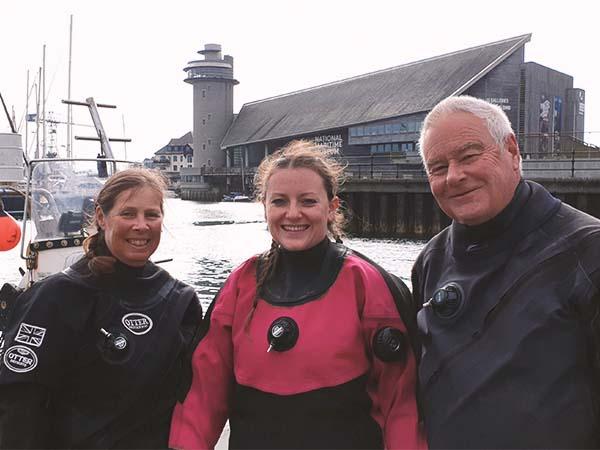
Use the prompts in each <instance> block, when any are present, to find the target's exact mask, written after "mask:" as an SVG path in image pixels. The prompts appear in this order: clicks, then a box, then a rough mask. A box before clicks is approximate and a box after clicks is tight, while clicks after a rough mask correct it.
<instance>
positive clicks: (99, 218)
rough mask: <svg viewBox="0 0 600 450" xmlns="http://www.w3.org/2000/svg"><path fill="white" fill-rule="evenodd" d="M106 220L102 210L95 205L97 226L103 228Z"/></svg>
mask: <svg viewBox="0 0 600 450" xmlns="http://www.w3.org/2000/svg"><path fill="white" fill-rule="evenodd" d="M105 222H106V217H104V211H102V208H100V207H99V206H96V223H97V224H98V228H99V229H102V228H104V223H105Z"/></svg>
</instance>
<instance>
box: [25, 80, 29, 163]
mask: <svg viewBox="0 0 600 450" xmlns="http://www.w3.org/2000/svg"><path fill="white" fill-rule="evenodd" d="M26 94H27V95H26V96H25V155H27V157H29V147H28V146H27V142H28V140H27V138H28V137H29V117H27V113H28V112H29V69H27V92H26Z"/></svg>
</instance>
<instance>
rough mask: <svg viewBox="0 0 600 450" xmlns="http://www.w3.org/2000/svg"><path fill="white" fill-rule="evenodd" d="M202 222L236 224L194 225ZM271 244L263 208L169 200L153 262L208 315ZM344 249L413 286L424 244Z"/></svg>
mask: <svg viewBox="0 0 600 450" xmlns="http://www.w3.org/2000/svg"><path fill="white" fill-rule="evenodd" d="M202 221H234V223H233V224H224V225H208V226H197V225H194V222H202ZM240 222H245V223H240ZM270 242H271V240H270V235H269V232H268V231H267V227H266V223H265V222H264V215H263V209H262V206H261V205H260V204H257V203H199V202H193V201H184V200H181V199H178V198H167V199H166V203H165V220H164V231H163V236H162V240H161V244H160V247H159V249H158V251H157V252H156V253H155V254H154V257H153V260H155V261H158V260H162V259H168V258H173V261H170V262H165V263H162V264H161V265H162V267H164V268H165V269H166V270H168V271H169V272H170V273H171V274H172V275H173V276H175V277H177V278H179V279H181V280H183V281H185V282H186V283H188V284H190V285H192V286H194V288H195V289H196V291H197V293H198V296H199V298H200V300H201V302H202V305H203V309H204V310H206V307H207V306H208V304H209V303H210V301H211V300H212V298H213V297H214V295H215V294H216V293H217V292H218V290H219V288H220V286H221V285H222V284H223V282H224V281H225V279H226V278H227V275H228V274H229V273H230V272H231V270H232V269H234V268H235V267H236V266H238V265H239V264H240V263H242V262H243V261H244V260H245V259H247V258H248V257H250V256H252V255H254V254H257V253H260V252H262V251H264V250H266V249H267V248H268V247H269V246H270ZM345 244H346V245H348V246H349V247H350V248H353V249H355V250H357V251H360V252H362V253H364V254H365V255H367V256H368V257H370V258H371V259H373V260H374V261H376V262H377V263H379V264H380V265H381V266H383V267H384V268H385V269H387V270H388V271H390V272H392V273H394V274H396V275H399V276H400V277H402V279H403V280H404V281H405V282H406V283H407V284H408V285H409V286H410V269H411V267H412V264H413V262H414V260H415V258H416V257H417V255H418V253H419V251H420V250H421V248H422V247H423V245H424V242H423V241H409V240H390V239H361V238H348V239H347V240H345ZM19 250H20V249H19V247H17V248H15V249H13V250H11V251H9V252H3V253H0V283H4V282H7V281H8V282H12V283H18V281H19V279H20V275H19V272H18V268H19V267H23V268H24V261H23V260H22V259H21V258H20V256H19V252H20V251H19Z"/></svg>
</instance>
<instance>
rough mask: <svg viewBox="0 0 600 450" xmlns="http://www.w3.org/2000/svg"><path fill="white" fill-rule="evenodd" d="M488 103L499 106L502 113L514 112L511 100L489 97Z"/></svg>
mask: <svg viewBox="0 0 600 450" xmlns="http://www.w3.org/2000/svg"><path fill="white" fill-rule="evenodd" d="M485 101H486V102H489V103H493V104H494V105H498V106H499V107H500V108H501V109H502V111H510V110H512V106H511V105H510V100H509V99H508V98H506V97H487V98H486V99H485Z"/></svg>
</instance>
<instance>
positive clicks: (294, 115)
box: [181, 34, 585, 199]
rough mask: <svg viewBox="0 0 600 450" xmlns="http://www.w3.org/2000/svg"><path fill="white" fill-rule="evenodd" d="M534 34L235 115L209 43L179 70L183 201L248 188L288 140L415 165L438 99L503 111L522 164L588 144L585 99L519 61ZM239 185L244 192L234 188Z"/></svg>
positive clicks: (229, 73)
mask: <svg viewBox="0 0 600 450" xmlns="http://www.w3.org/2000/svg"><path fill="white" fill-rule="evenodd" d="M530 38H531V34H526V35H522V36H517V37H513V38H510V39H504V40H502V41H497V42H492V43H489V44H484V45H480V46H477V47H473V48H469V49H465V50H459V51H456V52H452V53H448V54H445V55H441V56H436V57H433V58H428V59H424V60H421V61H416V62H412V63H408V64H403V65H401V66H396V67H392V68H389V69H384V70H379V71H377V72H372V73H367V74H364V75H359V76H356V77H352V78H348V79H345V80H340V81H335V82H332V83H328V84H324V85H321V86H316V87H310V88H307V89H303V90H300V91H297V92H292V93H288V94H283V95H279V96H276V97H271V98H267V99H263V100H257V101H254V102H250V103H246V104H244V105H243V106H242V109H241V110H240V112H239V114H237V115H234V114H233V86H234V85H236V84H238V81H237V80H235V79H234V75H233V58H232V57H231V56H228V55H225V56H224V57H221V46H220V45H217V44H207V45H206V46H205V49H204V50H201V51H200V52H199V53H201V54H203V55H204V56H205V59H204V60H199V61H192V62H190V63H188V65H187V66H186V67H185V69H184V70H185V71H186V72H187V74H188V77H187V78H186V80H185V81H186V82H188V83H190V84H192V85H193V86H194V148H196V149H197V152H196V153H195V155H194V164H193V167H192V168H191V169H187V168H186V169H184V170H183V171H182V183H181V188H182V197H183V198H190V199H201V198H207V197H210V195H204V194H203V193H207V192H209V191H212V192H213V193H216V191H220V192H225V191H227V190H240V189H244V188H245V187H246V186H248V185H249V183H250V182H251V175H252V173H253V170H254V169H255V168H256V166H258V164H259V163H260V161H261V160H262V159H263V158H264V156H265V155H267V154H270V153H272V152H273V151H275V150H276V149H277V148H279V147H281V146H282V145H285V143H287V142H289V141H291V140H293V139H298V138H302V139H313V140H315V141H316V142H320V143H324V144H327V145H330V146H332V147H335V148H336V149H338V150H339V152H340V155H341V156H342V157H343V158H344V159H346V160H347V161H349V162H352V160H353V159H354V160H358V159H360V158H365V157H376V158H378V159H386V158H387V160H390V161H393V162H395V163H398V164H403V165H404V166H403V167H406V168H407V169H409V168H412V169H413V170H414V167H420V165H421V161H420V158H419V156H418V147H417V146H418V138H419V132H420V130H421V126H422V123H423V119H424V117H425V115H426V114H427V113H428V112H429V111H430V110H431V109H432V108H433V106H435V105H436V104H437V103H438V102H439V101H441V100H442V99H444V98H446V97H448V96H452V95H461V94H468V95H472V96H475V97H479V98H482V99H485V100H487V101H490V102H492V103H495V104H497V105H499V106H500V107H501V108H502V109H503V110H504V111H505V112H506V113H507V115H508V117H509V119H510V121H511V123H512V125H513V128H514V131H515V133H516V135H517V137H518V139H519V142H520V145H521V151H522V152H523V154H524V155H525V157H533V158H536V157H544V155H551V154H557V153H560V152H563V153H564V152H566V151H567V150H569V149H572V148H573V146H574V145H584V146H585V144H584V143H582V141H583V136H584V117H585V91H583V90H582V89H577V88H574V87H573V77H571V76H570V75H566V74H564V73H561V72H558V71H556V70H553V69H550V68H548V67H544V66H542V65H540V64H537V63H535V62H525V56H524V55H525V44H526V43H527V42H529V40H530ZM240 184H241V185H240Z"/></svg>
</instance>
